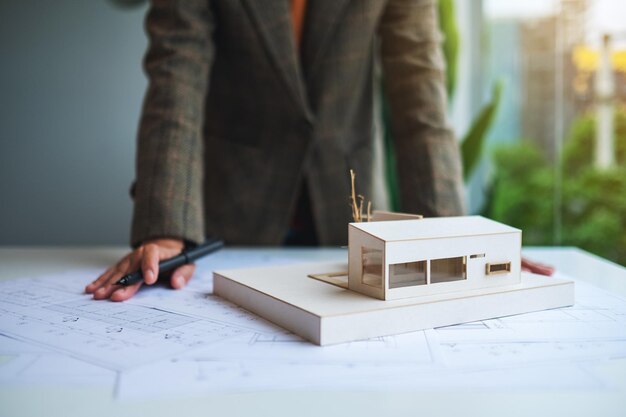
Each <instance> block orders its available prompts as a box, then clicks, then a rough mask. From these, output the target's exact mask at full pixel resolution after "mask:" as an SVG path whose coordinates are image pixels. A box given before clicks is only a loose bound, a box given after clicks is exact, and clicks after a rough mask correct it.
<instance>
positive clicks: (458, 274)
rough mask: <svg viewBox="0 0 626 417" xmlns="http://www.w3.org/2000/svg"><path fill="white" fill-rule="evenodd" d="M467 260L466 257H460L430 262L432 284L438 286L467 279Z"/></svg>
mask: <svg viewBox="0 0 626 417" xmlns="http://www.w3.org/2000/svg"><path fill="white" fill-rule="evenodd" d="M465 259H466V258H465V256H460V257H458V258H445V259H433V260H432V261H430V283H431V284H437V283H440V282H451V281H461V280H464V279H467V273H466V270H465Z"/></svg>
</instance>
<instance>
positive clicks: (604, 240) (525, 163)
mask: <svg viewBox="0 0 626 417" xmlns="http://www.w3.org/2000/svg"><path fill="white" fill-rule="evenodd" d="M615 128H616V129H615V142H616V143H615V145H616V146H615V149H616V158H617V163H616V165H615V167H613V168H611V169H606V170H604V169H598V168H596V167H595V166H594V165H593V154H594V147H593V144H594V140H595V117H594V114H593V113H587V114H584V115H582V116H580V117H579V118H577V119H576V120H575V121H574V123H573V126H572V128H571V130H570V134H569V137H568V138H566V141H565V147H564V149H563V157H562V161H561V164H562V166H561V167H560V168H561V169H562V172H563V183H562V188H561V189H562V212H561V222H562V241H561V242H558V244H560V245H565V246H577V247H580V248H582V249H585V250H588V251H590V252H592V253H595V254H597V255H600V256H602V257H605V258H607V259H610V260H612V261H615V262H618V263H621V264H622V265H626V234H625V233H624V230H626V108H624V107H621V108H618V109H617V111H616V112H615ZM493 159H494V164H495V173H494V174H495V175H494V183H493V188H492V190H491V199H490V202H489V204H488V205H487V207H486V209H485V213H484V214H485V215H486V216H488V217H490V218H493V219H494V220H498V221H501V222H504V223H507V224H510V225H512V226H515V227H518V228H520V229H522V230H523V244H524V245H553V244H555V242H554V233H553V230H554V221H555V214H554V204H555V199H554V195H555V187H556V186H557V184H556V183H555V169H554V165H553V163H552V162H550V161H547V160H546V159H545V158H544V157H543V156H542V152H541V150H540V149H538V147H537V145H535V144H534V143H533V142H531V141H519V142H517V143H514V144H510V145H506V146H501V147H499V148H497V149H495V151H494V154H493Z"/></svg>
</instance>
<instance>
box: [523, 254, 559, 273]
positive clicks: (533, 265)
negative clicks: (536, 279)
mask: <svg viewBox="0 0 626 417" xmlns="http://www.w3.org/2000/svg"><path fill="white" fill-rule="evenodd" d="M522 271H526V272H532V273H533V274H539V275H547V276H551V275H552V274H554V267H552V266H550V265H545V264H541V263H539V262H534V261H531V260H530V259H527V258H522Z"/></svg>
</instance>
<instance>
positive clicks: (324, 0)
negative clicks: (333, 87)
mask: <svg viewBox="0 0 626 417" xmlns="http://www.w3.org/2000/svg"><path fill="white" fill-rule="evenodd" d="M349 2H350V0H308V5H307V11H306V15H305V24H304V35H303V38H302V64H303V68H304V72H305V74H306V78H307V79H308V80H310V79H311V78H312V77H313V76H314V75H315V71H316V69H317V67H318V65H319V63H320V61H321V59H322V57H323V56H324V51H325V50H326V49H327V47H328V44H329V42H330V41H331V39H332V35H333V33H334V31H335V30H336V29H337V25H338V24H339V22H340V21H341V17H342V14H343V11H344V9H345V7H346V6H347V5H348V3H349ZM285 3H287V1H285Z"/></svg>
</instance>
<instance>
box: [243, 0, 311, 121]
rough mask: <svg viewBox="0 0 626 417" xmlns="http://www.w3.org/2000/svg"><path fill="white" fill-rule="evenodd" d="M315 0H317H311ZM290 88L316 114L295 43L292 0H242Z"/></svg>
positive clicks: (306, 109) (306, 110) (297, 100)
mask: <svg viewBox="0 0 626 417" xmlns="http://www.w3.org/2000/svg"><path fill="white" fill-rule="evenodd" d="M310 1H315V0H310ZM242 2H243V4H244V6H245V8H246V10H247V11H248V13H249V14H250V17H251V18H252V20H253V21H254V23H255V25H256V28H257V29H258V31H259V35H260V37H261V39H262V40H263V43H264V45H265V49H266V51H267V53H268V54H269V56H270V60H271V61H272V63H273V65H274V67H275V68H276V70H277V72H278V73H279V74H280V76H281V78H282V79H283V81H284V82H285V83H286V86H287V89H288V90H289V92H290V93H291V95H292V96H293V98H294V99H295V100H296V102H297V103H299V104H300V106H301V107H302V109H303V110H304V112H305V114H306V115H307V118H309V119H310V118H312V115H311V111H310V108H309V104H308V100H307V98H306V89H305V85H304V81H303V77H302V74H301V68H300V62H299V58H298V56H299V54H298V52H297V48H296V45H295V39H294V34H293V27H292V23H291V13H290V9H289V7H290V6H289V1H288V0H242Z"/></svg>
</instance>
